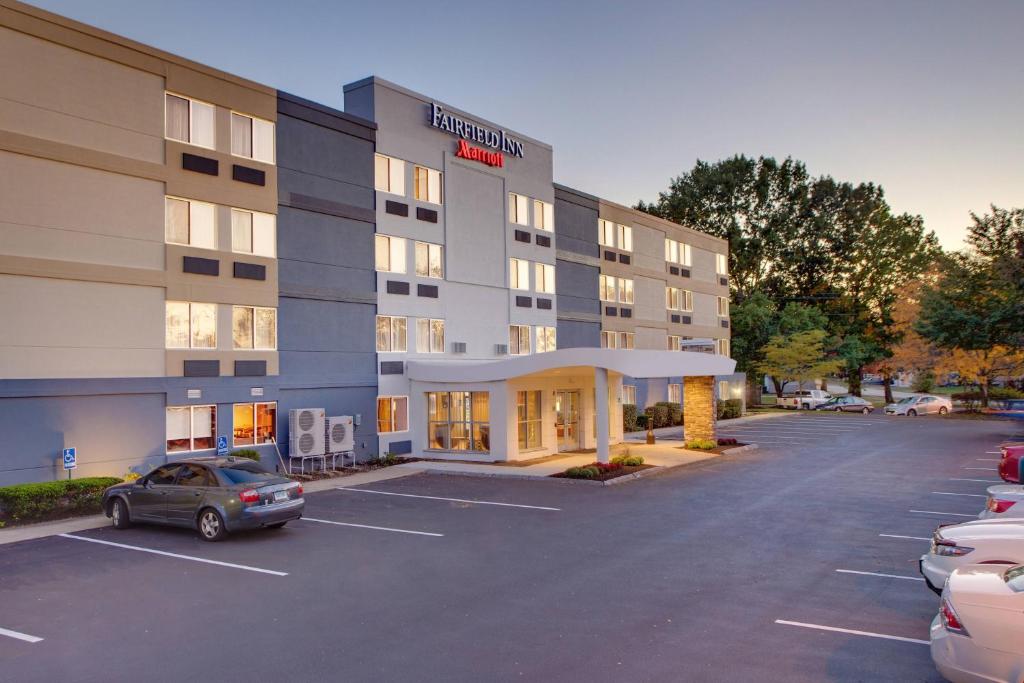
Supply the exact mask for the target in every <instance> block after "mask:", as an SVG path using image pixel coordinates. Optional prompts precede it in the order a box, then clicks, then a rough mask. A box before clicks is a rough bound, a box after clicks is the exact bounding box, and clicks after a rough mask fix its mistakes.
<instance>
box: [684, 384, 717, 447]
mask: <svg viewBox="0 0 1024 683" xmlns="http://www.w3.org/2000/svg"><path fill="white" fill-rule="evenodd" d="M717 408H718V407H717V406H716V405H715V378H714V377H709V376H701V377H683V433H684V435H685V438H686V440H687V441H694V440H696V439H702V440H703V439H709V440H712V441H714V440H716V438H717V436H716V434H715V418H716V417H717Z"/></svg>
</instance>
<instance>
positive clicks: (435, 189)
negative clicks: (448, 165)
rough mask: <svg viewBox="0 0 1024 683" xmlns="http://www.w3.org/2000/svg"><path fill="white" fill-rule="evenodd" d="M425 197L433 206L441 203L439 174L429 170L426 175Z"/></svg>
mask: <svg viewBox="0 0 1024 683" xmlns="http://www.w3.org/2000/svg"><path fill="white" fill-rule="evenodd" d="M427 183H428V187H427V196H428V197H429V199H430V201H432V202H433V203H435V204H440V203H441V172H440V171H434V170H430V171H428V173H427Z"/></svg>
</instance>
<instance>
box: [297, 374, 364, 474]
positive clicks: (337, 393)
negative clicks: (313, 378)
mask: <svg viewBox="0 0 1024 683" xmlns="http://www.w3.org/2000/svg"><path fill="white" fill-rule="evenodd" d="M310 407H314V408H323V409H324V410H325V411H326V414H327V416H329V417H333V416H337V415H351V416H352V417H354V418H355V417H357V416H358V419H359V421H360V424H359V425H357V426H356V428H355V453H356V458H357V459H359V460H367V459H369V458H372V457H376V455H377V425H376V419H377V387H376V386H370V387H340V388H339V387H326V388H300V389H286V390H282V391H281V397H280V400H279V401H278V410H279V411H280V412H279V414H278V420H277V424H278V437H279V440H280V443H281V451H282V452H284V451H286V450H287V445H288V411H289V410H291V409H293V408H310Z"/></svg>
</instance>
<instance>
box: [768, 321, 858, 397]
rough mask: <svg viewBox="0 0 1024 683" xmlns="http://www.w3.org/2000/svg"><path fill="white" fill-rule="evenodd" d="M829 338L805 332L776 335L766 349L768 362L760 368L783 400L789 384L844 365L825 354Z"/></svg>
mask: <svg viewBox="0 0 1024 683" xmlns="http://www.w3.org/2000/svg"><path fill="white" fill-rule="evenodd" d="M827 336H828V333H827V332H825V330H804V331H802V332H796V333H794V334H790V335H782V334H779V335H775V336H773V337H772V338H771V340H770V341H769V342H768V343H767V344H766V345H765V346H764V348H763V349H762V352H763V353H764V360H763V361H761V362H760V363H759V364H758V369H759V370H761V372H763V373H765V374H766V375H769V376H771V377H772V378H773V380H774V381H775V387H776V394H777V395H778V396H779V397H780V398H781V396H782V387H784V386H785V385H786V383H787V382H798V383H803V382H807V381H810V380H814V379H817V378H818V377H822V376H824V375H828V374H830V373H833V372H835V371H836V370H838V369H839V367H840V366H841V365H842V363H841V362H840V361H839V360H837V359H835V358H829V357H828V355H827V354H826V353H825V348H824V342H825V338H826V337H827Z"/></svg>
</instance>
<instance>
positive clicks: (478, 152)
mask: <svg viewBox="0 0 1024 683" xmlns="http://www.w3.org/2000/svg"><path fill="white" fill-rule="evenodd" d="M455 156H457V157H462V158H463V159H472V160H473V161H479V162H480V163H481V164H487V165H488V166H497V167H499V168H504V167H505V155H504V154H502V153H501V152H491V151H488V150H486V149H481V148H479V147H470V146H469V143H468V142H466V141H465V140H459V149H458V150H457V151H456V152H455Z"/></svg>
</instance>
